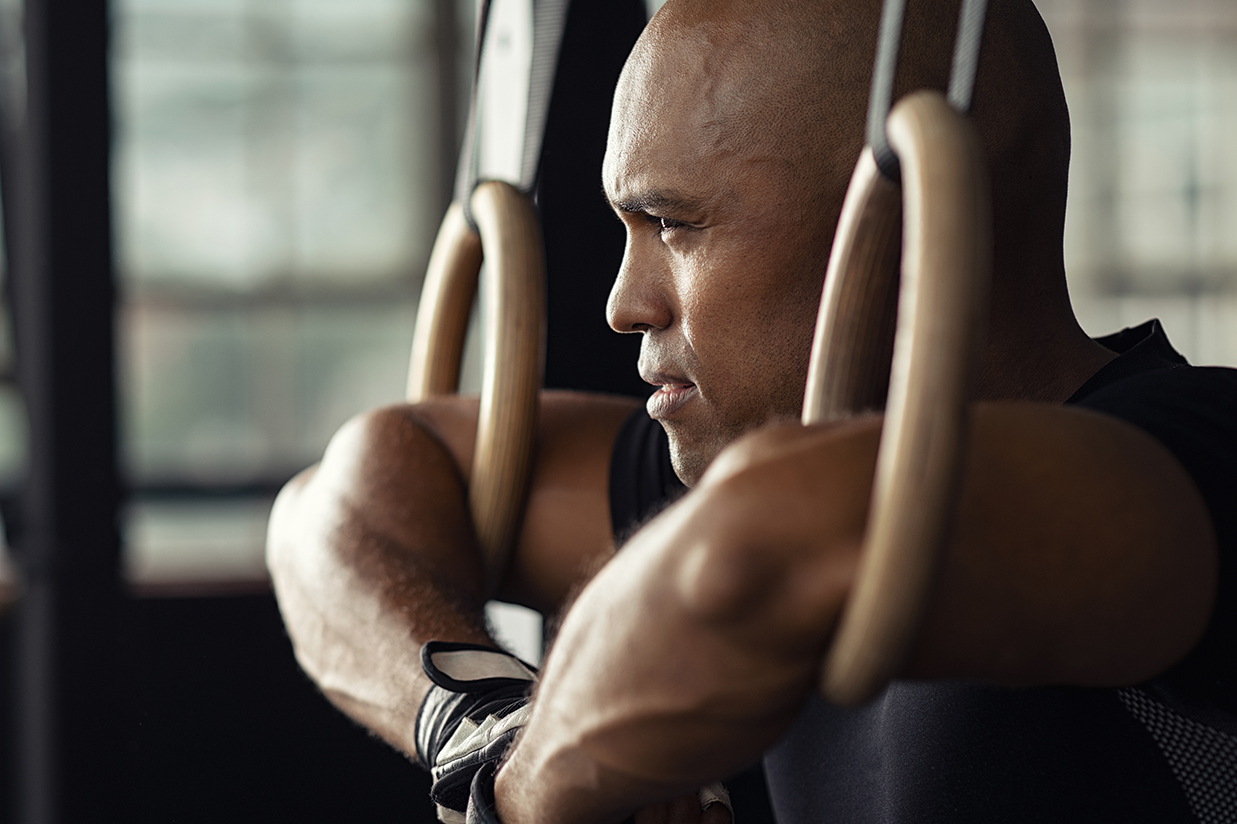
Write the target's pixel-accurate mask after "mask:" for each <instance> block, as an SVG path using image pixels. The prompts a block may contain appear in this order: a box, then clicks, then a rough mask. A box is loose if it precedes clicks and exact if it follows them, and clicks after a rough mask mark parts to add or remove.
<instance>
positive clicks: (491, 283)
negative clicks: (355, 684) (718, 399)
mask: <svg viewBox="0 0 1237 824" xmlns="http://www.w3.org/2000/svg"><path fill="white" fill-rule="evenodd" d="M471 205H472V213H473V217H474V219H475V220H476V222H477V226H478V228H479V229H480V235H479V236H478V234H477V233H475V232H473V231H472V230H471V229H470V228H469V227H468V224H467V222H466V221H465V220H464V211H463V209H462V208H461V207H460V205H459V204H458V203H454V204H452V205H451V207H450V208H449V209H448V210H447V214H446V216H445V217H444V218H443V221H442V226H441V227H440V228H439V230H438V238H437V239H436V240H435V241H434V249H433V251H432V252H431V254H430V262H429V267H428V269H427V270H426V273H425V284H424V286H423V287H422V290H421V303H420V306H419V307H418V309H417V325H416V329H415V332H414V333H413V340H412V360H411V365H410V367H409V370H408V392H407V398H408V401H409V402H411V403H416V402H418V401H421V400H423V399H425V398H428V397H430V396H432V395H443V394H451V393H454V392H456V391H458V388H459V377H460V361H461V358H462V356H463V352H464V337H465V333H466V332H467V331H468V318H469V314H470V312H471V309H472V304H473V299H474V297H475V296H476V291H477V278H478V274H479V273H480V270H481V262H482V258H483V256H484V258H485V260H486V261H487V262H488V264H489V265H488V266H487V267H486V278H485V300H484V301H483V302H482V305H483V307H484V310H485V317H484V318H483V321H484V328H485V330H486V334H485V361H484V363H485V365H484V368H483V376H482V385H481V407H480V412H479V414H478V417H477V440H476V446H475V447H474V450H473V461H472V469H471V473H470V476H469V483H468V503H469V509H470V511H471V513H472V519H473V526H474V528H475V529H476V533H477V540H478V541H479V543H480V546H481V550H482V553H483V557H484V559H485V585H486V594H487V595H492V594H493V593H494V592H495V591H496V590H497V588H498V585H499V583H500V582H501V580H502V576H503V573H504V572H505V570H506V566H507V556H508V555H509V553H510V550H511V546H512V544H513V543H514V541H515V539H516V531H517V530H518V528H519V524H520V516H521V513H522V512H523V508H524V502H525V500H526V498H527V496H528V480H529V474H530V471H531V468H532V457H533V438H534V436H535V434H536V431H537V396H538V392H539V391H540V389H541V379H542V370H543V365H544V363H545V255H544V252H543V250H542V240H541V227H540V225H539V223H538V221H537V215H536V213H535V212H534V211H533V206H532V204H531V203H530V202H529V200H528V198H527V197H525V196H524V195H523V194H521V193H520V192H519V190H517V189H516V188H515V187H513V186H511V185H510V184H507V183H502V182H499V181H487V182H485V183H482V184H481V185H479V186H478V187H477V188H476V190H475V191H474V192H473V195H472V204H471ZM483 250H484V251H483Z"/></svg>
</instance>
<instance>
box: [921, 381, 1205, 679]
mask: <svg viewBox="0 0 1237 824" xmlns="http://www.w3.org/2000/svg"><path fill="white" fill-rule="evenodd" d="M1216 564H1217V550H1216V545H1215V537H1214V534H1213V531H1212V528H1211V523H1210V517H1209V515H1208V513H1207V510H1206V508H1205V506H1204V504H1203V501H1202V499H1201V496H1200V495H1199V492H1198V490H1197V488H1196V487H1195V486H1194V484H1193V482H1192V481H1191V479H1190V477H1189V476H1188V475H1187V474H1186V472H1185V470H1184V469H1183V468H1182V467H1181V465H1180V464H1179V463H1178V462H1177V461H1176V459H1175V458H1174V457H1173V456H1172V454H1171V453H1169V452H1168V451H1167V450H1166V449H1165V448H1164V447H1163V446H1161V445H1160V444H1159V442H1157V441H1156V440H1155V439H1153V438H1152V437H1150V436H1149V435H1147V434H1145V433H1144V432H1142V431H1141V430H1138V429H1136V428H1134V427H1132V426H1129V425H1128V424H1125V423H1123V422H1121V421H1119V420H1117V419H1115V418H1111V417H1107V416H1104V415H1099V414H1096V413H1091V412H1086V411H1082V410H1077V409H1070V408H1061V407H1050V406H1039V405H1033V404H981V405H979V406H977V407H976V409H975V414H974V417H973V432H972V439H971V446H970V450H969V455H968V458H967V468H966V474H965V478H964V481H963V487H962V493H961V498H960V504H959V508H958V511H957V515H956V521H955V526H954V531H953V536H952V541H951V544H950V546H949V549H948V551H947V554H946V557H945V559H944V562H943V568H942V570H941V573H940V577H939V579H938V584H937V590H936V593H935V597H934V601H933V604H934V606H933V609H932V612H931V614H930V616H929V618H928V622H927V624H926V625H925V627H924V631H923V634H922V635H921V641H920V644H919V646H918V648H917V650H916V656H915V659H914V661H913V663H912V671H913V672H914V673H915V674H917V675H928V676H933V675H936V676H953V677H959V676H960V677H975V678H981V679H984V680H991V681H996V682H1001V683H1011V684H1037V683H1073V684H1083V685H1094V686H1101V685H1114V684H1121V683H1131V682H1135V681H1140V680H1143V679H1145V678H1148V677H1151V676H1153V675H1155V674H1157V673H1158V672H1160V671H1162V670H1163V669H1165V668H1167V667H1168V666H1171V665H1172V664H1173V663H1175V662H1176V661H1177V660H1179V659H1180V658H1181V657H1183V656H1184V655H1185V654H1186V653H1187V652H1188V651H1189V649H1190V648H1191V647H1192V646H1193V644H1194V643H1195V642H1196V641H1197V639H1198V637H1199V636H1200V634H1201V633H1202V631H1203V629H1204V628H1205V626H1206V623H1207V620H1208V617H1209V615H1210V613H1211V609H1212V602H1213V599H1214V593H1215V586H1216Z"/></svg>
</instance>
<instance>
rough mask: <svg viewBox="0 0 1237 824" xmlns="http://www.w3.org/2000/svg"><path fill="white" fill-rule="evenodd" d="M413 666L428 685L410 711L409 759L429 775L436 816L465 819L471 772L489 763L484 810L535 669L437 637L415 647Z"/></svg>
mask: <svg viewBox="0 0 1237 824" xmlns="http://www.w3.org/2000/svg"><path fill="white" fill-rule="evenodd" d="M421 667H422V669H424V670H425V674H426V675H428V676H429V678H430V680H431V681H433V682H434V686H433V687H431V688H430V691H429V693H428V694H427V695H426V696H425V701H424V702H422V704H421V710H420V712H419V713H418V714H417V724H416V746H417V758H418V759H419V760H420V762H421V764H422V765H424V766H426V767H427V768H429V770H430V773H431V774H432V775H433V778H434V783H433V786H432V787H431V789H430V796H431V798H433V800H434V802H435V803H436V804H437V805H438V806H439V818H440V819H442V820H443V821H460V822H462V821H464V820H465V813H466V811H468V812H467V816H468V818H467V820H469V821H471V820H473V813H472V812H471V811H469V810H470V807H471V805H470V804H469V795H470V792H472V789H471V788H472V787H473V785H474V784H475V782H474V776H476V775H478V773H479V771H480V770H481V768H482V767H484V766H486V765H489V767H490V769H489V770H488V773H487V774H488V775H489V779H488V781H489V798H490V802H489V803H490V807H491V808H492V807H493V794H494V787H493V784H494V771H495V769H496V768H497V766H498V763H499V762H500V761H501V760H502V758H503V756H504V755H506V752H507V749H508V748H509V747H510V746H511V743H512V741H514V740H515V737H516V735H517V734H518V733H519V730H520V728H521V727H522V726H523V724H524V723H525V720H526V717H527V714H528V712H529V709H530V708H529V693H530V692H531V691H532V688H533V685H534V683H535V681H534V679H535V677H536V672H537V671H536V669H535V668H533V667H531V666H529V665H528V664H525V663H523V662H522V661H520V660H519V659H517V658H515V657H514V656H511V655H509V654H507V653H506V652H503V651H502V650H499V649H495V648H493V647H485V646H480V645H477V644H457V643H447V642H443V641H431V642H430V643H428V644H426V645H425V646H423V647H422V648H421ZM489 814H490V815H491V816H492V815H493V814H492V812H491V813H489ZM478 820H482V821H489V820H493V821H497V818H496V817H494V818H492V819H486V818H483V819H478Z"/></svg>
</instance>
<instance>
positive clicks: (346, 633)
mask: <svg viewBox="0 0 1237 824" xmlns="http://www.w3.org/2000/svg"><path fill="white" fill-rule="evenodd" d="M395 445H397V446H398V447H399V448H398V449H397V450H396V449H393V446H395ZM397 459H398V460H397ZM267 558H268V565H269V567H270V570H271V577H272V580H273V582H274V585H275V591H276V594H277V596H278V599H279V604H280V609H281V611H282V613H283V616H284V620H285V623H286V625H287V627H288V632H289V635H290V636H291V638H292V641H293V645H294V648H295V650H296V654H297V659H298V661H299V662H300V663H301V665H302V666H303V667H304V669H305V671H306V672H307V673H308V674H309V675H310V676H311V677H312V678H314V680H315V681H316V682H317V683H318V685H319V686H320V687H321V688H322V690H323V692H324V693H325V694H326V695H327V697H329V698H330V699H331V700H332V701H333V702H334V703H335V704H336V705H337V706H339V707H340V708H341V709H343V710H344V711H345V712H347V713H348V714H349V715H350V716H352V717H353V718H354V719H355V720H357V721H359V722H360V723H362V724H364V725H365V726H367V727H369V728H370V729H372V730H373V731H375V732H376V733H378V734H379V735H381V736H382V737H383V738H385V739H386V740H387V741H389V742H390V743H391V744H393V745H394V746H396V747H398V748H399V749H401V750H404V751H405V752H408V753H411V752H412V751H413V746H412V733H413V729H412V728H413V723H414V722H415V718H416V713H417V709H418V707H419V706H420V703H421V700H422V698H423V697H424V694H425V691H426V690H427V689H428V687H429V682H428V681H427V680H426V679H425V677H424V675H423V674H422V672H421V667H420V658H419V648H420V645H421V644H422V643H423V642H425V641H428V640H433V639H443V640H456V641H472V642H476V643H486V642H487V641H488V638H487V636H486V632H485V622H484V616H483V612H482V607H483V599H482V597H481V590H480V580H481V576H480V560H479V554H478V553H477V551H476V548H475V544H474V538H473V536H472V532H471V528H470V527H469V522H468V518H467V510H466V505H465V502H464V495H463V488H462V482H461V481H460V479H459V475H458V472H457V471H456V469H455V468H454V464H453V463H452V462H451V459H450V456H449V455H447V454H446V451H445V450H444V449H443V448H442V446H441V445H440V444H439V443H437V441H436V439H435V438H433V436H431V435H429V434H428V433H426V432H425V431H424V430H422V429H421V428H420V427H418V426H417V425H416V424H415V421H414V420H412V419H410V418H409V417H408V416H407V415H404V414H401V413H400V412H397V411H391V410H388V411H382V412H378V413H373V414H371V415H368V416H366V417H365V418H364V419H361V420H358V421H354V422H352V423H350V424H348V425H347V426H345V427H344V428H343V429H342V430H341V431H340V433H339V434H338V435H337V436H336V437H335V438H334V439H333V440H332V443H331V445H330V447H329V448H328V450H327V453H326V455H325V457H324V459H323V461H322V464H321V466H319V467H318V468H316V469H313V470H309V471H307V472H306V473H303V474H302V476H300V477H298V478H297V479H296V480H295V481H293V482H292V483H291V484H289V486H288V487H287V488H286V489H285V490H284V491H283V492H282V493H281V495H280V497H279V499H278V501H277V502H276V506H275V508H274V511H273V512H272V516H271V527H270V532H269V537H268V544H267Z"/></svg>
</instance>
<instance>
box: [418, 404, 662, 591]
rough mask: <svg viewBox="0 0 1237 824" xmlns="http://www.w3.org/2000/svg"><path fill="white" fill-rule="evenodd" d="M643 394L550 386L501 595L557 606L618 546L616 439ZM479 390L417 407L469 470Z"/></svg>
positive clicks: (463, 471)
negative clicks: (612, 497) (614, 523)
mask: <svg viewBox="0 0 1237 824" xmlns="http://www.w3.org/2000/svg"><path fill="white" fill-rule="evenodd" d="M638 405H639V401H637V400H634V399H630V398H620V397H613V396H604V395H590V394H583V393H574V392H543V393H542V396H541V407H540V414H539V419H538V426H537V440H536V445H535V451H534V458H533V469H532V473H533V474H532V478H531V484H530V490H529V496H528V502H527V505H526V507H525V512H524V518H523V520H522V523H521V528H520V535H519V539H518V542H517V544H516V547H515V550H514V552H513V555H512V558H511V560H510V562H509V567H508V570H507V575H506V578H505V580H504V582H503V585H502V588H501V589H500V592H499V597H500V598H501V599H502V600H507V601H511V602H513V603H519V604H523V605H525V606H529V607H532V608H533V609H536V610H538V611H540V612H542V613H543V614H550V613H553V612H554V611H556V610H557V609H558V607H559V606H560V605H561V604H562V603H563V601H564V600H565V599H566V598H567V597H568V595H569V594H570V592H571V590H572V588H573V587H574V586H575V585H576V584H577V583H578V582H579V581H581V580H582V579H584V578H587V577H588V576H589V575H590V574H591V573H592V571H594V570H595V569H596V567H597V565H599V564H600V563H601V562H603V561H604V560H605V559H606V558H608V557H609V556H610V554H611V553H612V552H613V543H612V540H611V535H610V504H609V469H610V456H611V451H612V449H613V446H614V439H615V436H616V434H617V433H618V430H619V428H620V426H621V425H622V423H623V421H624V420H625V419H626V417H627V416H628V415H629V414H630V413H631V412H632V410H633V409H635V408H636V407H637V406H638ZM477 407H478V401H477V399H476V398H466V397H464V398H461V397H444V398H435V399H432V400H430V401H428V402H426V403H423V404H421V405H420V406H419V407H417V415H418V416H419V417H421V418H422V419H423V420H425V421H426V423H427V425H428V426H429V427H430V428H431V430H432V431H433V432H434V433H435V434H436V435H437V436H438V437H439V438H440V439H441V440H442V441H443V443H444V444H445V445H446V447H447V448H448V450H449V451H450V452H451V454H452V455H453V456H454V458H455V460H456V462H457V464H458V465H459V467H460V471H461V474H462V475H463V476H464V477H467V476H468V473H469V471H470V469H471V465H472V454H473V447H474V442H475V437H476V421H477Z"/></svg>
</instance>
